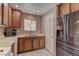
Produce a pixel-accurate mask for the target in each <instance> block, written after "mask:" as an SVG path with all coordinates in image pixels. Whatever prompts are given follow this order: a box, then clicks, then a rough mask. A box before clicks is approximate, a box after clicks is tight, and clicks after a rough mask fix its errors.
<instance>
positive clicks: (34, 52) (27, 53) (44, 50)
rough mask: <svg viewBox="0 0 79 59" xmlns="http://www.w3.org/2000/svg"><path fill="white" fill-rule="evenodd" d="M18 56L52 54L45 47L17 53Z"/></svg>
mask: <svg viewBox="0 0 79 59" xmlns="http://www.w3.org/2000/svg"><path fill="white" fill-rule="evenodd" d="M18 56H52V55H51V54H50V53H49V52H48V51H47V50H46V49H40V50H35V51H31V52H26V53H22V54H18Z"/></svg>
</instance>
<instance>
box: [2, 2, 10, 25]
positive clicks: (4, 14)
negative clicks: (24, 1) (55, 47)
mask: <svg viewBox="0 0 79 59" xmlns="http://www.w3.org/2000/svg"><path fill="white" fill-rule="evenodd" d="M8 8H9V6H8V4H7V3H5V4H4V6H3V9H4V10H3V24H4V25H6V26H8V15H9V12H8Z"/></svg>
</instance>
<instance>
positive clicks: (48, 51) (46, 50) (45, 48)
mask: <svg viewBox="0 0 79 59" xmlns="http://www.w3.org/2000/svg"><path fill="white" fill-rule="evenodd" d="M45 49H46V48H45ZM46 51H48V52H49V53H50V54H51V55H53V53H51V52H50V51H49V50H48V49H46ZM53 56H54V55H53Z"/></svg>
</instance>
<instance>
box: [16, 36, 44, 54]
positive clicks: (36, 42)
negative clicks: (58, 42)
mask: <svg viewBox="0 0 79 59" xmlns="http://www.w3.org/2000/svg"><path fill="white" fill-rule="evenodd" d="M44 47H45V39H44V36H41V37H40V36H37V37H19V38H18V48H17V51H18V53H22V52H27V51H32V50H36V49H40V48H44Z"/></svg>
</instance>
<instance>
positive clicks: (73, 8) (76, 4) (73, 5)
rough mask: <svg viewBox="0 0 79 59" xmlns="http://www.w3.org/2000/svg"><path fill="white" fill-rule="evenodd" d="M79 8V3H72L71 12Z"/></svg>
mask: <svg viewBox="0 0 79 59" xmlns="http://www.w3.org/2000/svg"><path fill="white" fill-rule="evenodd" d="M78 10H79V3H71V12H74V11H78Z"/></svg>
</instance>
